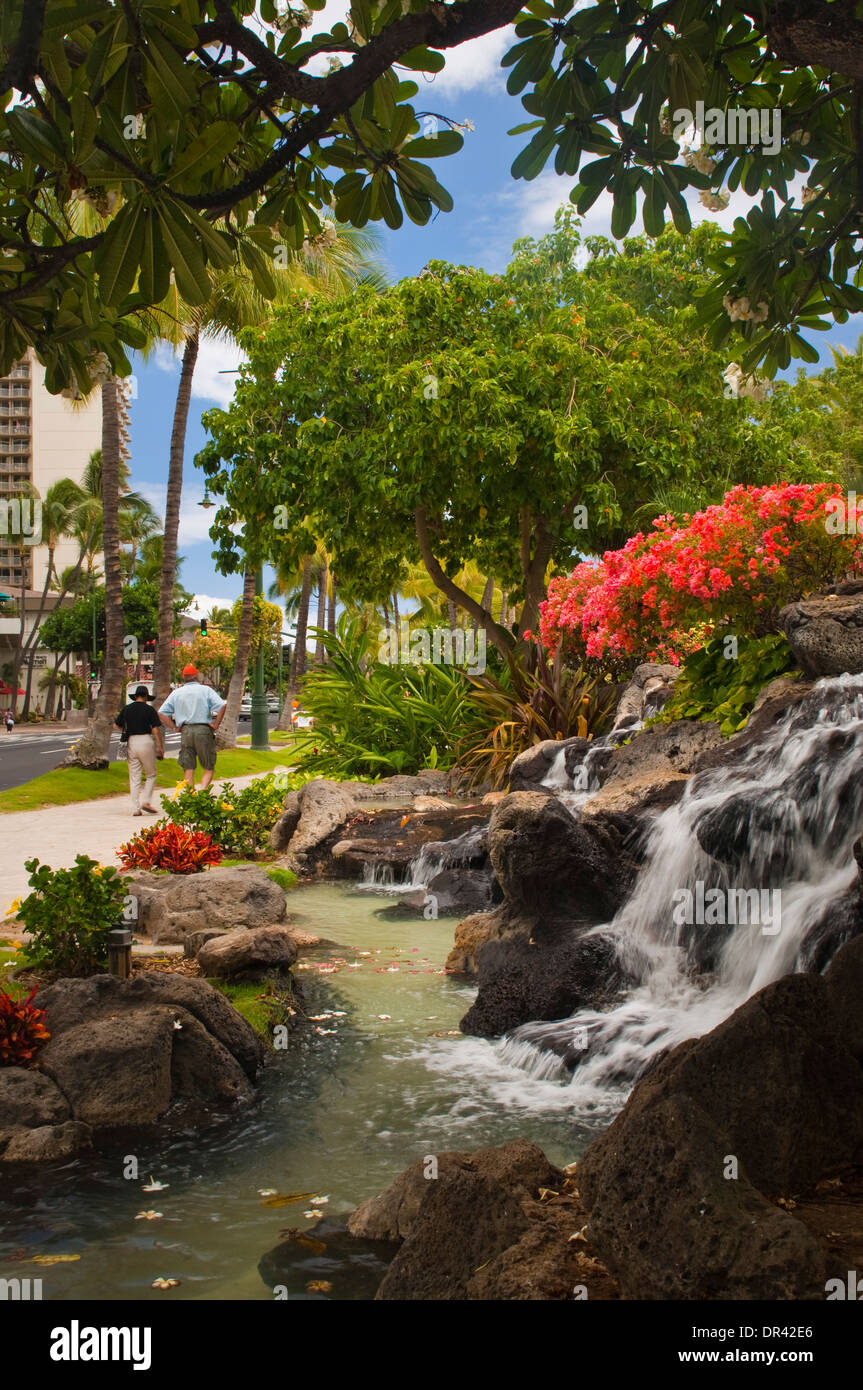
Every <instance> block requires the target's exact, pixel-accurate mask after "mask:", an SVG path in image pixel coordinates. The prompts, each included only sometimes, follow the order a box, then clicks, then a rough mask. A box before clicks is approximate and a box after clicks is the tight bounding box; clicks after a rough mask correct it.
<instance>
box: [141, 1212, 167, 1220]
mask: <svg viewBox="0 0 863 1390" xmlns="http://www.w3.org/2000/svg"><path fill="white" fill-rule="evenodd" d="M161 1215H162V1213H161V1212H160V1211H139V1212H138V1214H137V1216H136V1217H135V1220H136V1221H158V1220H159V1218H160V1217H161Z"/></svg>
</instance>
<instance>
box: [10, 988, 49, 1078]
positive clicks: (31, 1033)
mask: <svg viewBox="0 0 863 1390" xmlns="http://www.w3.org/2000/svg"><path fill="white" fill-rule="evenodd" d="M35 993H36V990H35V989H31V991H30V993H29V994H28V995H27V998H26V999H13V997H12V995H11V994H7V993H6V991H5V990H2V989H0V1067H29V1066H32V1065H33V1061H34V1059H35V1057H36V1053H37V1052H38V1051H39V1049H40V1048H41V1047H44V1045H45V1043H46V1042H47V1041H48V1039H49V1038H50V1036H51V1034H50V1033H49V1032H48V1029H47V1028H46V1027H45V1024H44V1019H45V1010H44V1009H37V1008H36V1007H35V1006H34V1005H33V1002H32V1000H33V997H34V995H35Z"/></svg>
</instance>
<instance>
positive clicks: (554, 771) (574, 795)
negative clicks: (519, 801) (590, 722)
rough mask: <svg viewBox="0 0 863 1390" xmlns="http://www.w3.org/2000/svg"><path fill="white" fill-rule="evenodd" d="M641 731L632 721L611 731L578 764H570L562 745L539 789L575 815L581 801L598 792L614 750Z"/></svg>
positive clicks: (569, 755)
mask: <svg viewBox="0 0 863 1390" xmlns="http://www.w3.org/2000/svg"><path fill="white" fill-rule="evenodd" d="M643 728H644V723H643V721H642V720H633V721H632V723H630V724H627V725H626V726H625V727H624V728H619V729H612V731H611V733H608V734H603V735H601V737H600V738H597V739H594V740H593V741H592V742H591V743H590V745H589V746H588V748H587V750H586V752H585V754H584V756H583V757H582V758H581V759H580V760H578V761H575V760H571V749H570V748H568V747H567V746H566V744H564V746H563V747H562V748H561V749H560V752H559V753H556V754H555V756H554V759H553V760H552V763H551V766H550V767H549V769H548V772H547V773H546V774H545V776H544V777H543V779H542V782H541V783H540V786H542V787H545V788H546V789H547V790H548V791H553V792H556V793H557V795H558V797H559V798H560V800H561V801H562V802H563V804H564V805H565V806H567V807H568V808H569V810H570V811H578V810H579V808H580V807H581V806H583V805H584V803H585V801H587V800H589V798H590V797H592V796H593V795H594V794H595V793H596V792H598V791H599V789H600V786H601V785H602V771H603V769H604V767H605V765H606V763H607V762H608V759H609V758H610V756H611V754H612V753H613V752H614V749H615V748H617V747H618V745H619V744H621V743H623V742H625V740H626V739H629V738H632V736H633V735H634V734H637V733H638V732H639V731H640V730H641V729H643Z"/></svg>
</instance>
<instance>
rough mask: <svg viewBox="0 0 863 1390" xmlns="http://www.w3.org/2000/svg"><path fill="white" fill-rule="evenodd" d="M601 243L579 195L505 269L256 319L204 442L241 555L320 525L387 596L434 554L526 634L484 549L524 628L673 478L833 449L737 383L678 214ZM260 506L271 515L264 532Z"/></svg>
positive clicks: (780, 462)
mask: <svg viewBox="0 0 863 1390" xmlns="http://www.w3.org/2000/svg"><path fill="white" fill-rule="evenodd" d="M709 244H710V243H709V239H708V238H702V240H701V242H700V243H699V245H700V246H701V253H700V268H701V273H702V275H703V274H705V273H706V271H705V268H704V254H705V251H706V249H708V248H709ZM588 249H589V248H588ZM582 252H583V247H582V242H581V237H580V234H579V231H578V228H577V226H576V225H575V224H574V223H573V222H572V219H571V217H569V216H568V215H566V214H564V215H561V216H560V217H559V218H558V223H557V227H556V230H555V232H554V234H553V235H552V236H550V237H547V238H543V239H542V240H541V241H539V242H532V241H524V242H520V243H518V244H517V246H516V254H515V256H514V259H513V261H512V263H511V265H510V267H509V269H508V271H507V272H506V274H504V275H489V274H487V273H486V272H484V271H481V270H477V269H474V268H471V267H465V266H451V265H447V264H444V263H442V262H431V263H430V264H429V265H428V266H427V267H426V269H425V270H424V271H423V272H422V273H421V274H420V275H418V276H416V277H413V278H411V279H407V280H403V281H402V282H401V283H400V284H398V285H395V286H393V287H392V288H391V289H389V290H387V291H386V292H385V293H383V294H376V293H373V292H371V291H364V290H362V289H360V290H359V291H358V292H357V293H356V294H355V295H354V296H353V297H352V298H351V300H350V301H346V302H345V303H337V304H321V303H313V304H310V305H309V307H308V308H307V309H306V310H305V311H304V312H298V311H291V312H289V313H285V314H282V315H277V316H276V317H275V319H274V322H273V324H272V325H271V327H270V328H268V329H267V330H266V331H265V332H264V334H263V335H260V334H257V333H255V334H249V335H247V336H246V337H245V338H244V345H245V347H246V349H247V351H248V353H249V359H250V360H249V365H248V367H247V368H246V369H244V370H243V372H242V373H241V376H240V379H239V382H238V386H237V389H236V394H235V398H234V402H233V404H232V406H231V408H230V409H229V410H227V411H223V410H212V411H209V412H208V413H207V414H206V415H205V417H204V421H205V424H206V425H207V427H208V429H209V430H210V432H211V434H212V436H213V439H212V442H211V443H210V444H209V445H208V446H206V447H205V449H204V450H203V451H202V453H201V454H200V455H199V462H200V463H201V465H202V467H203V469H204V471H205V473H206V474H207V476H208V486H209V488H210V490H211V491H212V492H213V493H214V494H216V495H221V496H223V497H224V499H225V502H224V505H223V506H222V507H221V508H220V509H219V511H218V512H217V514H216V521H215V525H214V528H213V531H212V532H211V534H212V535H213V536H214V538H216V539H217V542H218V547H219V548H218V551H217V557H218V563H219V565H220V567H222V568H223V569H224V570H225V571H227V572H231V571H233V570H236V569H237V568H239V567H241V566H242V565H243V564H244V563H246V562H247V561H248V560H250V561H251V563H253V564H255V563H257V562H258V560H259V559H260V558H262V557H263V558H267V557H269V555H271V554H278V553H284V552H285V550H287V552H288V554H289V557H290V558H291V559H293V560H294V561H296V560H297V559H298V558H299V557H300V556H301V555H302V554H304V553H306V552H307V551H308V550H309V548H310V547H309V543H308V531H309V529H310V528H311V529H312V531H313V532H314V534H316V535H317V536H319V537H320V538H321V540H322V541H323V543H324V545H325V547H326V549H327V550H328V551H329V552H330V553H331V554H332V555H333V557H334V560H333V563H334V566H335V569H336V571H337V573H338V574H339V577H340V580H341V581H346V582H349V583H351V584H353V585H355V586H356V588H357V590H358V592H360V593H362V594H363V595H365V596H366V597H372V598H377V599H378V600H379V599H380V596H381V595H389V594H391V593H392V592H393V591H394V590H395V589H397V588H398V585H399V581H400V577H401V575H402V574H403V572H404V566H405V565H406V564H408V563H410V562H417V561H421V562H422V564H423V566H424V567H425V569H426V571H427V573H428V574H429V575H430V577H431V578H432V579H433V581H434V583H435V585H436V586H437V588H438V589H439V591H440V592H441V594H442V596H443V597H444V598H445V599H446V600H448V601H450V602H452V603H453V604H455V605H457V606H459V607H460V608H461V609H463V610H464V611H465V612H466V613H467V614H468V615H469V617H470V618H471V619H472V620H473V621H474V622H475V623H477V624H480V625H481V626H483V627H484V628H485V630H486V633H487V634H488V638H489V640H490V641H491V642H493V643H494V644H495V645H496V646H497V647H498V649H499V650H500V651H502V652H505V651H507V650H508V649H509V648H510V647H511V646H512V644H513V641H514V638H513V634H512V632H511V631H510V629H509V628H508V627H505V626H504V625H503V624H502V623H501V622H499V621H498V619H497V618H496V617H495V616H494V613H493V612H492V611H491V609H490V608H489V607H488V606H487V604H483V602H482V599H481V598H476V597H474V596H473V595H472V594H471V593H470V592H469V591H468V589H467V588H466V587H464V585H463V584H459V583H458V582H457V579H456V577H455V576H457V575H458V574H459V572H460V571H461V570H462V569H463V568H464V566H465V565H466V564H467V563H468V562H469V561H471V562H473V564H474V565H475V566H476V567H478V570H479V571H480V572H481V573H482V574H483V575H485V576H488V575H493V576H495V578H496V579H497V582H498V584H499V585H500V586H502V587H503V588H505V589H506V590H507V593H508V595H509V599H510V601H512V600H513V599H518V600H519V601H520V613H519V615H518V628H519V631H520V632H522V633H523V632H524V631H525V630H526V629H533V628H534V627H535V625H536V620H537V605H538V603H539V601H540V599H541V598H542V597H543V596H544V593H545V588H546V582H547V576H548V572H549V567H550V566H551V567H552V568H554V567H565V566H567V565H569V564H570V562H571V559H572V557H573V555H574V554H584V553H596V552H598V551H601V550H602V549H604V548H606V547H608V546H613V545H615V544H619V543H620V537H621V535H623V536H624V537H625V536H626V535H627V534H629V532H630V530H631V520H632V517H633V514H634V513H635V511H636V509H637V508H638V507H639V506H641V505H643V504H644V503H645V502H647V501H649V500H650V498H651V497H652V496H653V495H654V493H655V490H656V488H657V486H658V485H659V484H663V483H665V484H669V483H672V482H675V483H679V482H682V481H685V480H687V479H697V478H702V477H705V476H714V475H719V476H722V475H723V474H724V473H725V472H734V473H735V474H736V476H738V478H739V479H740V480H741V481H757V480H759V479H760V478H761V476H762V475H766V476H767V477H773V476H774V475H775V471H776V469H777V467H778V468H780V471H781V472H782V473H783V474H784V475H785V476H798V475H799V474H800V473H801V472H805V471H806V469H807V468H808V467H811V460H810V459H809V457H808V455H807V454H806V452H805V450H803V449H801V448H800V447H799V446H797V445H796V444H795V441H794V431H793V428H791V426H790V423H789V422H788V421H787V420H780V421H778V422H773V421H771V420H767V419H765V420H760V419H756V416H755V414H753V404H752V402H751V401H750V400H749V399H744V398H742V397H741V398H738V399H731V398H726V393H725V390H724V387H725V383H724V382H723V376H722V373H723V368H724V367H725V365H726V361H725V358H724V357H723V356H722V355H720V354H719V353H718V352H717V351H715V350H713V349H711V348H709V347H708V346H707V344H706V343H705V341H704V337H703V334H702V333H701V332H700V331H698V330H697V328H696V326H695V324H694V311H693V309H692V308H691V305H690V303H689V302H688V298H686V296H685V293H684V292H685V291H686V290H687V288H688V285H689V284H690V282H691V281H693V280H694V278H695V271H694V269H693V264H692V262H693V254H694V253H693V250H692V248H690V247H687V246H686V244H685V243H684V241H683V239H682V238H681V237H680V236H679V235H678V234H677V233H675V232H673V231H669V232H667V233H666V236H665V238H663V239H662V240H661V242H660V243H657V245H655V246H654V245H653V244H652V243H650V242H649V241H646V240H644V239H642V240H641V241H640V242H638V243H637V244H634V245H632V246H630V247H629V248H628V251H627V257H628V261H627V265H626V266H625V267H623V266H621V265H619V264H618V263H619V262H620V260H621V258H620V255H619V253H617V252H616V251H613V249H612V248H610V247H609V245H608V244H607V243H604V244H600V245H597V246H595V247H594V252H593V255H592V259H591V260H590V262H589V264H588V266H587V268H586V269H580V268H579V265H580V259H581V254H582ZM678 257H679V260H680V264H678V260H677V258H678ZM696 259H698V254H697V248H696ZM642 273H647V274H648V275H649V276H650V277H652V279H653V282H654V285H655V286H659V287H661V289H662V296H663V307H662V309H661V312H660V311H658V309H657V307H656V304H655V303H653V302H650V303H646V302H645V300H644V291H643V288H642V287H641V283H640V276H641V274H642ZM238 520H243V521H245V522H247V523H248V522H250V521H251V522H252V525H248V524H247V525H246V529H245V532H244V538H243V539H241V538H240V536H239V535H238V534H237V532H238V528H237V526H236V522H237V521H238ZM244 547H245V548H247V549H246V551H245V557H246V558H245V559H244Z"/></svg>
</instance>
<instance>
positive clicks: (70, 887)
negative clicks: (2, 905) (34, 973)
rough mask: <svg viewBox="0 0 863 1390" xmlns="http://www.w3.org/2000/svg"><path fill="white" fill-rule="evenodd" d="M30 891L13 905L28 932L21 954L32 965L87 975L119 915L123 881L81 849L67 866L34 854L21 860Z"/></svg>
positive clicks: (101, 957)
mask: <svg viewBox="0 0 863 1390" xmlns="http://www.w3.org/2000/svg"><path fill="white" fill-rule="evenodd" d="M24 867H25V869H26V870H27V872H28V874H29V875H30V877H29V883H30V888H31V890H32V891H31V892H30V893H29V894H28V896H27V897H26V898H24V899H23V900H22V901H21V903H20V904H19V905H18V906H17V914H18V918H19V920H20V921H21V922H23V923H24V926H25V927H26V929H27V931H28V932H29V933H30V941H29V944H28V947H27V954H28V957H29V959H30V961H31V962H32V963H33V965H34V966H35V967H36V968H37V969H47V970H56V971H58V972H60V973H61V974H63V975H91V974H92V973H93V972H94V971H96V970H100V969H102V968H104V966H105V965H106V964H107V961H108V933H109V932H110V931H112V930H113V928H114V927H116V926H117V925H118V923H120V922H122V920H123V908H124V903H125V898H126V885H125V882H124V880H123V879H122V877H121V876H120V874H118V873H117V870H116V869H111V868H105V866H104V865H102V864H99V863H97V861H96V860H95V859H90V858H89V856H88V855H86V854H79V855H76V857H75V863H74V865H73V866H72V868H70V869H52V868H50V866H49V865H48V864H40V862H39V860H38V859H28V860H26V862H25V864H24Z"/></svg>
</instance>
